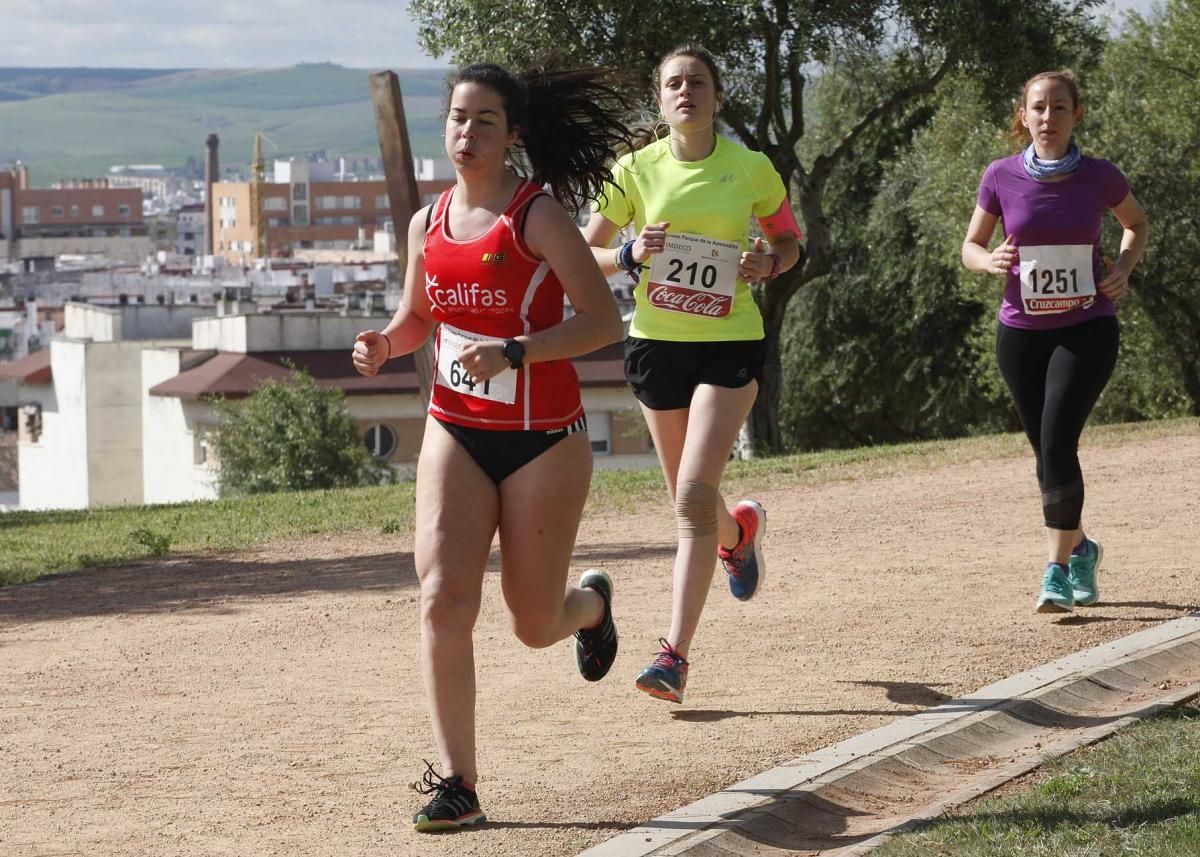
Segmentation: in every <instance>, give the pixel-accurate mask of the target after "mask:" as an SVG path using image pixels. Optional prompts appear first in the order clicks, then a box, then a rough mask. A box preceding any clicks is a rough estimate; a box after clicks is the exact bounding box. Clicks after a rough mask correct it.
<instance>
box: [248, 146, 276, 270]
mask: <svg viewBox="0 0 1200 857" xmlns="http://www.w3.org/2000/svg"><path fill="white" fill-rule="evenodd" d="M263 140H266V141H267V142H268V143H270V144H271V145H272V146H274V147H275V148H276V149H278V148H279V147H278V146H276V145H275V141H274V140H272V139H271V138H270V137H268V136H267V135H266V134H264V133H263V132H262V131H257V132H255V134H254V155H253V157H251V159H250V229H251V231H252V232H253V233H254V258H255V259H263V258H266V256H267V255H268V248H267V219H266V218H265V217H264V216H263V185H264V184H265V183H266V172H267V168H266V163H265V162H264V161H263V154H262V141H263Z"/></svg>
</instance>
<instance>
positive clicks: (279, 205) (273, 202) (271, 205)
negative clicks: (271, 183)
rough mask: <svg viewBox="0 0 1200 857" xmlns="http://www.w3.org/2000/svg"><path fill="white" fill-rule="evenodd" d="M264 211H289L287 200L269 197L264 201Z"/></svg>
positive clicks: (280, 197) (279, 197)
mask: <svg viewBox="0 0 1200 857" xmlns="http://www.w3.org/2000/svg"><path fill="white" fill-rule="evenodd" d="M263 211H287V200H286V199H284V198H283V197H282V196H268V197H267V198H266V199H264V200H263Z"/></svg>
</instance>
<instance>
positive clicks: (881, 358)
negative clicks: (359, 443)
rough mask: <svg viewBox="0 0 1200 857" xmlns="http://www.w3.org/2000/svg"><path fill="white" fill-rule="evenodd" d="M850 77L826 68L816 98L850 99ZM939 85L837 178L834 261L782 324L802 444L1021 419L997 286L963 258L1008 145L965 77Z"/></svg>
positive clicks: (795, 430) (787, 398)
mask: <svg viewBox="0 0 1200 857" xmlns="http://www.w3.org/2000/svg"><path fill="white" fill-rule="evenodd" d="M861 77H862V74H861V73H860V74H856V75H855V79H861ZM853 86H854V84H853V81H852V80H849V79H844V80H843V79H838V78H834V77H830V78H827V79H824V80H822V82H821V85H820V87H819V89H818V93H819V96H820V101H819V105H820V106H824V105H825V104H826V103H831V104H832V105H833V112H837V111H839V110H842V109H844V108H843V107H842V105H844V104H845V102H846V101H847V100H848V99H852V98H853V97H854V96H853V94H852V93H851V92H850V90H852V89H853ZM945 92H946V94H945V95H943V96H942V97H940V98H938V99H937V100H936V101H934V102H933V103H931V104H929V105H927V106H923V107H921V108H919V109H914V110H912V111H909V112H908V113H907V114H905V115H902V116H900V117H898V120H897V121H896V122H894V123H889V124H887V125H885V126H883V127H881V128H880V129H879V132H878V133H876V134H873V135H871V136H870V137H869V138H868V139H866V140H865V141H864V149H865V152H864V156H863V157H860V158H857V159H855V161H854V163H853V165H849V166H850V168H848V169H847V170H845V171H843V172H842V174H841V175H840V176H838V177H835V178H834V180H832V181H831V182H830V186H829V190H828V197H827V198H828V200H829V209H830V211H831V212H832V213H833V214H832V216H833V217H834V218H835V220H834V234H835V235H837V236H838V241H837V243H836V245H835V247H836V250H837V254H838V257H839V264H838V265H837V266H836V267H835V269H834V271H833V273H831V274H830V275H828V276H826V277H824V278H822V279H820V280H818V281H816V282H814V283H813V284H812V285H811V286H810V287H809V288H808V290H807V292H806V293H805V295H804V297H803V299H802V300H800V301H798V302H796V304H795V305H794V306H793V308H792V313H793V314H792V315H791V316H789V323H788V324H787V326H786V331H787V332H786V334H785V337H786V350H785V360H786V363H785V365H786V366H787V367H788V376H789V377H790V378H791V379H792V380H791V382H790V383H789V384H788V385H787V387H786V390H785V393H784V399H783V405H782V408H781V415H782V416H781V420H782V424H783V427H784V431H785V434H786V435H787V437H788V439H789V442H790V444H791V445H792V446H794V447H798V448H819V447H824V446H854V445H859V444H864V443H879V442H897V441H903V440H918V439H928V438H936V437H953V436H957V435H961V434H965V433H977V432H982V431H995V430H997V429H1000V428H1015V423H1014V422H1013V420H1012V415H1011V409H1010V407H1009V406H1008V404H1007V397H1006V394H1005V393H1004V391H1003V387H1002V382H1001V381H1000V379H999V375H998V373H997V372H996V371H995V368H994V361H993V359H992V356H991V353H992V342H993V339H994V335H995V334H994V331H995V305H996V303H997V302H998V300H999V294H1000V286H999V284H998V283H997V282H996V281H995V280H994V279H989V278H985V277H978V276H973V275H969V274H967V272H966V271H965V270H964V269H963V268H962V265H961V262H960V258H959V256H960V247H961V244H962V235H963V233H964V231H965V229H966V223H967V221H968V220H969V219H970V216H971V211H972V210H973V208H974V203H975V187H976V186H977V185H978V181H979V174H980V173H981V172H982V169H983V166H984V165H986V164H987V163H988V161H990V160H992V159H993V158H995V157H998V156H999V155H1001V154H1003V143H1002V141H1001V139H1000V135H999V133H998V131H997V128H996V124H995V121H994V118H993V117H994V112H993V111H991V110H990V108H989V107H988V105H987V103H986V99H985V98H984V97H983V94H982V92H981V90H980V88H979V87H978V86H977V85H975V84H974V83H973V82H972V81H971V80H970V79H969V78H968V77H967V76H966V75H959V76H957V77H956V78H953V79H951V80H949V81H948V82H947V86H946V90H945ZM930 117H932V118H930ZM816 133H818V134H819V133H821V132H819V131H818V132H816Z"/></svg>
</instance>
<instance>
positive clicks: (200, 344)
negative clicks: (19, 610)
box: [0, 304, 653, 509]
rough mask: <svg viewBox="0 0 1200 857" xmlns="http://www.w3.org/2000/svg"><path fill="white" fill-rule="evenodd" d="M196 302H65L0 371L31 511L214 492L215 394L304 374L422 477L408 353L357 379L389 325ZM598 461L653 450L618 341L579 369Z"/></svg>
mask: <svg viewBox="0 0 1200 857" xmlns="http://www.w3.org/2000/svg"><path fill="white" fill-rule="evenodd" d="M212 312H213V308H211V307H208V308H205V307H200V306H196V305H189V304H176V305H173V306H172V305H165V306H156V305H141V304H138V305H132V304H131V305H126V306H119V307H98V306H93V305H89V304H68V305H67V308H66V327H65V329H64V331H63V335H62V336H60V337H58V338H56V339H54V340H53V341H52V342H51V344H50V347H49V348H48V349H43V351H41V352H37V353H35V354H33V355H30V356H29V357H27V358H25V359H24V360H20V361H15V362H13V363H9V364H0V381H3V380H4V379H5V378H8V379H11V380H15V381H16V382H17V385H18V400H19V402H20V403H21V406H20V410H19V442H18V459H19V464H18V473H19V482H20V484H19V490H20V499H19V504H20V507H21V508H26V509H51V508H59V509H62V508H87V507H91V506H98V505H111V504H122V503H134V504H136V503H173V502H182V501H187V500H202V499H210V498H214V497H216V496H217V484H216V476H217V470H216V467H217V462H216V461H215V460H214V458H213V456H212V455H211V452H210V449H209V447H208V443H207V435H208V433H209V432H211V431H212V429H213V428H214V427H215V426H216V413H215V409H214V408H213V406H212V404H211V399H212V398H213V397H216V396H223V397H227V398H240V397H244V396H247V395H249V394H250V393H251V392H253V390H254V388H255V387H256V386H257V385H258V384H259V383H261V381H263V380H264V379H268V378H275V379H284V378H287V377H288V376H289V375H290V373H291V371H292V369H291V368H290V366H293V365H294V366H295V367H296V368H298V369H302V370H304V371H306V372H308V374H309V375H311V376H312V377H313V378H314V380H315V381H316V382H317V383H318V384H321V385H325V386H332V387H337V388H338V389H341V390H343V391H344V392H345V393H346V406H347V409H348V411H349V413H350V414H351V416H353V417H354V419H355V420H356V421H357V422H358V424H359V428H360V433H361V436H362V438H363V441H364V443H365V444H366V445H367V446H368V448H370V449H371V451H372V452H373V453H374V454H375V455H376V456H378V457H380V458H382V459H385V460H386V461H388V462H389V463H390V464H392V465H393V467H395V468H397V469H398V470H400V471H401V472H402V473H405V474H411V473H412V472H413V470H414V465H415V463H416V458H417V454H418V452H419V451H420V443H421V437H422V434H423V431H424V424H425V406H424V401H423V400H422V398H421V395H420V391H419V386H418V382H417V376H416V370H415V365H414V362H413V358H412V357H411V355H410V356H405V357H400V358H397V359H396V360H392V361H390V362H389V363H388V364H387V366H386V367H385V370H384V371H383V372H381V373H379V374H378V375H376V376H375V377H374V378H364V377H363V376H361V375H359V374H358V373H357V372H355V370H354V368H353V364H352V363H351V361H350V359H349V348H350V345H351V343H353V341H354V337H355V335H357V334H358V332H359V331H362V330H366V329H370V328H376V329H378V328H380V327H382V326H383V325H384V324H385V323H386V319H387V318H388V316H364V315H359V316H347V315H341V314H333V313H319V312H318V313H312V312H302V311H292V312H273V313H263V314H247V315H224V316H216V317H213V316H212V315H211V314H212ZM575 364H576V369H577V371H578V373H579V378H580V382H581V385H582V387H583V401H584V407H585V408H586V410H587V415H588V428H589V434H590V435H591V440H592V447H593V450H594V451H595V453H596V454H597V456H598V457H597V464H598V466H606V465H608V466H613V465H617V466H619V465H620V464H621V463H622V462H625V463H627V464H636V465H639V466H641V465H645V464H647V463H651V462H652V461H653V458H652V457H651V456H648V455H647V453H648V452H649V444H648V440H647V435H646V431H645V427H644V423H643V422H642V418H641V414H640V413H639V412H638V410H637V406H636V402H635V400H634V398H633V395H632V393H631V392H630V391H629V388H628V385H627V384H626V383H625V379H624V376H623V371H622V358H621V346H620V345H619V344H617V345H613V346H609V347H608V348H606V349H602V350H601V351H599V352H596V353H595V354H592V355H588V356H586V357H584V358H580V359H579V360H576V361H575Z"/></svg>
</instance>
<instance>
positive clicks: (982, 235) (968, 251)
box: [962, 205, 1017, 274]
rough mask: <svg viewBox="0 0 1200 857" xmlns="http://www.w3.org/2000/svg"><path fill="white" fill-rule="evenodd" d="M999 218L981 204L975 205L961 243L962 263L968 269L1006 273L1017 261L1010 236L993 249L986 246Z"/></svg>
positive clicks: (977, 271) (1015, 250)
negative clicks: (965, 235)
mask: <svg viewBox="0 0 1200 857" xmlns="http://www.w3.org/2000/svg"><path fill="white" fill-rule="evenodd" d="M999 222H1000V218H999V217H997V216H996V215H994V214H992V213H991V212H990V211H988V210H987V209H985V208H982V207H981V206H978V205H977V206H975V213H974V214H972V215H971V223H970V224H969V225H968V226H967V237H966V238H965V239H964V240H963V245H962V263H963V265H964V266H965V267H966V269H967V270H968V271H975V272H976V273H979V274H1007V273H1008V269H1009V268H1011V267H1012V266H1013V265H1015V264H1016V262H1017V248H1016V247H1015V246H1013V244H1012V243H1011V239H1010V238H1005V239H1004V243H1003V244H1001V245H1000V246H998V247H997V248H996V249H995V250H989V249H988V248H987V245H988V242H989V241H991V240H992V233H994V232H995V231H996V224H997V223H999Z"/></svg>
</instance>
